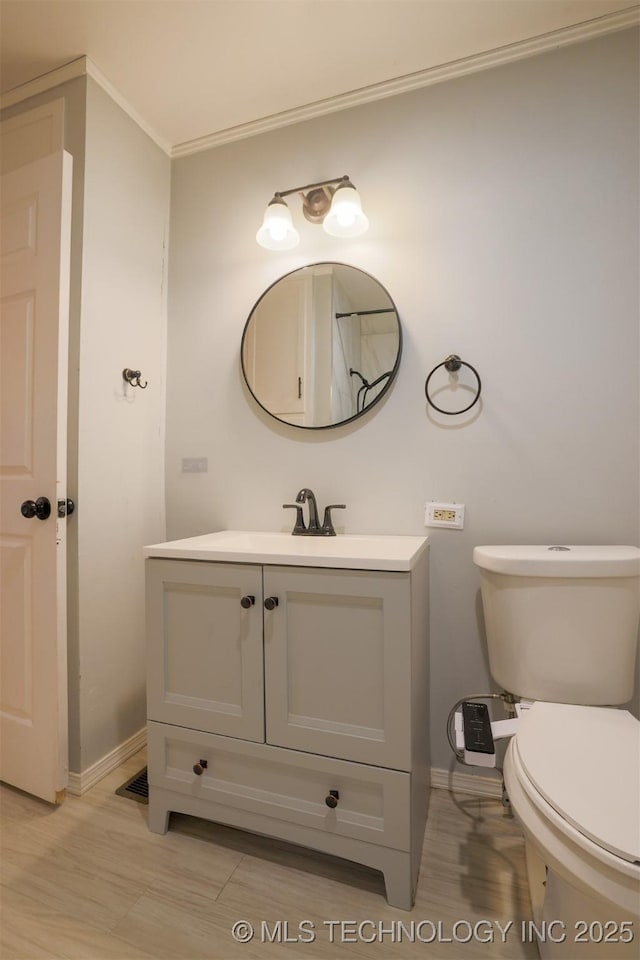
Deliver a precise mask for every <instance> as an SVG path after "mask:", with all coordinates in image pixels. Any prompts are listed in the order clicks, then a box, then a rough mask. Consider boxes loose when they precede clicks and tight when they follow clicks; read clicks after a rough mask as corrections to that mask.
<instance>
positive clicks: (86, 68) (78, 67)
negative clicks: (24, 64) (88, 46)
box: [0, 57, 171, 156]
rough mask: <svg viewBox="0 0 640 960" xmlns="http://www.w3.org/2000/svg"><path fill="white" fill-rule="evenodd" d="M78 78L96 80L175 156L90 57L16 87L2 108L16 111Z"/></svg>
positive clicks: (1, 103)
mask: <svg viewBox="0 0 640 960" xmlns="http://www.w3.org/2000/svg"><path fill="white" fill-rule="evenodd" d="M78 77H91V79H92V80H95V82H96V83H97V84H98V86H100V87H102V89H103V90H104V91H105V93H107V94H108V95H109V96H110V97H111V99H112V100H113V101H114V102H115V103H117V104H118V106H119V107H121V108H122V110H124V112H125V113H126V114H127V116H129V117H130V118H131V119H132V120H133V121H134V122H135V123H136V124H137V125H138V126H139V127H140V129H141V130H143V131H144V132H145V133H146V134H147V136H149V137H150V138H151V139H152V140H153V142H154V143H155V144H157V146H159V147H160V149H161V150H163V151H164V153H166V154H167V156H171V144H170V143H168V142H167V141H166V140H164V139H163V137H161V136H160V135H159V133H157V131H156V130H154V128H153V127H152V126H150V125H149V124H148V123H147V121H146V120H145V119H144V117H142V116H140V114H139V113H138V112H137V111H136V110H135V109H134V108H133V107H132V106H131V104H130V103H129V101H128V100H126V99H125V97H123V96H122V94H121V93H120V91H119V90H118V89H117V88H116V87H114V86H113V84H112V83H110V81H109V80H107V78H106V77H105V75H104V74H103V73H102V71H101V70H99V69H98V67H96V65H95V63H93V61H92V60H91V59H90V58H89V57H78V58H77V59H76V60H71V61H70V62H69V63H65V64H64V65H63V66H61V67H57V68H56V69H55V70H50V71H49V73H43V74H42V76H40V77H35V79H33V80H29V81H28V82H27V83H23V84H21V85H20V86H19V87H14V89H13V90H9V91H8V92H7V93H3V94H2V97H0V108H1V109H4V108H5V107H12V106H13V105H14V104H16V103H21V102H22V101H23V100H28V99H29V98H30V97H35V96H37V95H38V94H39V93H44V92H45V91H47V90H52V89H53V88H54V87H59V86H60V84H62V83H67V82H68V81H69V80H76V79H77V78H78Z"/></svg>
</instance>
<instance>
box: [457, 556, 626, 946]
mask: <svg viewBox="0 0 640 960" xmlns="http://www.w3.org/2000/svg"><path fill="white" fill-rule="evenodd" d="M473 560H474V563H475V564H476V565H477V566H478V567H479V568H480V580H481V591H482V603H483V607H484V618H485V626H486V632H487V644H488V652H489V666H490V670H491V674H492V676H493V678H494V680H495V681H496V682H497V683H499V684H500V686H501V687H502V688H503V689H504V690H505V691H508V692H509V693H510V694H513V695H514V696H515V697H516V698H522V699H523V700H530V701H534V702H533V704H532V705H531V707H530V708H529V709H525V710H522V712H521V719H520V721H519V724H518V728H517V733H516V735H515V736H514V737H513V738H512V740H511V742H510V744H509V748H508V750H507V754H506V756H505V762H504V780H505V786H506V790H507V794H508V796H509V800H510V801H511V804H512V807H513V811H514V813H515V815H516V817H517V818H518V820H519V821H520V823H521V825H522V828H523V831H524V835H525V841H526V851H527V870H528V876H529V888H530V893H531V904H532V909H533V917H534V924H535V928H536V929H535V933H536V935H537V939H538V947H539V950H540V955H541V956H542V957H543V958H556V957H565V958H572V960H573V958H578V957H583V956H584V957H592V958H594V960H595V958H597V960H608V958H610V957H620V958H622V957H625V958H626V957H632V958H636V960H637V958H638V957H640V721H638V720H637V719H636V718H635V717H634V716H632V714H630V713H629V712H628V711H625V710H621V709H614V708H613V707H614V706H615V705H616V704H623V703H626V702H628V701H629V699H630V698H631V696H632V694H633V688H634V678H635V676H636V656H637V647H638V621H639V618H640V550H639V549H638V548H637V547H623V546H608V547H604V546H603V547H587V546H571V547H546V546H489V547H476V548H475V550H474V553H473ZM530 932H531V931H530V929H529V928H527V930H526V931H523V939H529V940H530V939H531V936H530V935H529V934H530Z"/></svg>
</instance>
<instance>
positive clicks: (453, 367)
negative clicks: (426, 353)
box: [424, 353, 482, 417]
mask: <svg viewBox="0 0 640 960" xmlns="http://www.w3.org/2000/svg"><path fill="white" fill-rule="evenodd" d="M440 367H444V368H445V370H448V371H449V373H457V371H458V370H459V369H460V367H468V368H469V370H471V372H472V374H473V375H474V377H475V378H476V380H477V381H478V388H477V390H476V395H475V397H474V398H473V400H472V401H471V403H470V404H468V406H466V407H463V408H462V410H443V409H442V407H439V406H438V405H437V404H435V403H434V402H433V400H432V399H431V397H430V396H429V381H430V380H431V377H432V376H433V375H434V373H435V372H436V370H439V369H440ZM481 390H482V382H481V380H480V374H479V373H478V371H477V370H476V368H475V367H472V366H471V364H470V363H467V362H466V360H461V359H460V357H459V356H458V355H457V353H450V354H449V356H448V357H447V358H446V360H443V361H442V363H439V364H438V366H437V367H434V368H433V370H432V371H431V373H430V374H429V376H428V377H427V379H426V382H425V385H424V392H425V396H426V398H427V402H428V403H429V404H430V405H431V406H432V407H433V409H434V410H437V411H438V413H444V414H446V415H447V416H448V417H457V416H458V414H460V413H466V412H467V410H471V407H472V406H473V405H474V404H475V403H477V402H478V399H479V397H480V391H481Z"/></svg>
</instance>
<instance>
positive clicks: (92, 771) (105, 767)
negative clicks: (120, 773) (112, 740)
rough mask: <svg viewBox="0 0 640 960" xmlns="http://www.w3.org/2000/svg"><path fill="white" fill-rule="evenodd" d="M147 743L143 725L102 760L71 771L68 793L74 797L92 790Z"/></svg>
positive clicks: (145, 729) (145, 730)
mask: <svg viewBox="0 0 640 960" xmlns="http://www.w3.org/2000/svg"><path fill="white" fill-rule="evenodd" d="M146 743H147V728H146V727H143V728H142V729H141V730H138V732H137V733H134V734H133V736H132V737H129V739H128V740H125V741H124V743H121V744H119V745H118V746H117V747H115V748H114V749H113V750H111V751H110V752H109V753H107V754H105V756H104V757H102V759H101V760H98V761H97V762H96V763H94V764H92V766H90V767H88V768H87V769H86V770H83V771H82V773H71V772H70V773H69V782H68V784H67V793H68V794H70V795H71V796H72V797H81V796H82V794H83V793H86V792H87V790H90V789H91V787H93V786H95V784H96V783H97V782H98V781H99V780H102V778H103V777H106V775H107V774H108V773H111V771H112V770H115V768H116V767H119V766H120V764H121V763H124V761H125V760H128V759H129V757H132V756H133V754H134V753H137V752H138V750H142V748H143V747H145V746H146Z"/></svg>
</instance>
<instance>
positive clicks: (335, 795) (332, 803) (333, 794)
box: [324, 790, 340, 810]
mask: <svg viewBox="0 0 640 960" xmlns="http://www.w3.org/2000/svg"><path fill="white" fill-rule="evenodd" d="M339 799H340V793H339V791H338V790H329V796H328V797H325V798H324V802H325V803H326V805H327V806H328V807H331V809H332V810H334V809H335V808H336V807H337V806H338V800H339Z"/></svg>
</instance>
